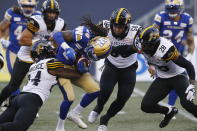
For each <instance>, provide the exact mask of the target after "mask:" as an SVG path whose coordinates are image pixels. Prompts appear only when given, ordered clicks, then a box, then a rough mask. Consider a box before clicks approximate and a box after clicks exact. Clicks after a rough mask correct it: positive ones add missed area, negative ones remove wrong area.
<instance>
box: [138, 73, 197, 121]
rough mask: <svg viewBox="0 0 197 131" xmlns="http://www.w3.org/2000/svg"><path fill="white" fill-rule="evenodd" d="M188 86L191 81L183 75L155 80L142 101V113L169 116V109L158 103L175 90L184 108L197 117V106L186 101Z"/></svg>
mask: <svg viewBox="0 0 197 131" xmlns="http://www.w3.org/2000/svg"><path fill="white" fill-rule="evenodd" d="M188 86H189V81H188V79H187V77H186V76H185V75H183V74H180V75H177V76H175V77H172V78H166V79H164V78H157V79H155V80H154V81H153V83H152V84H151V86H150V87H149V89H148V91H147V92H146V94H145V96H144V98H143V100H142V103H141V109H142V111H144V112H146V113H161V114H167V113H168V111H169V109H168V108H167V107H164V106H161V105H159V104H158V103H159V101H161V100H163V99H164V98H165V97H166V96H167V95H168V93H169V92H170V91H171V90H173V89H175V91H176V92H177V94H178V96H179V97H180V103H181V105H182V107H183V108H185V109H186V110H187V111H188V112H190V113H192V114H193V115H194V116H195V117H197V105H195V104H194V103H193V102H190V101H188V100H187V99H186V94H185V91H186V89H187V87H188Z"/></svg>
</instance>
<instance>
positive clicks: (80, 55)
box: [53, 26, 111, 131]
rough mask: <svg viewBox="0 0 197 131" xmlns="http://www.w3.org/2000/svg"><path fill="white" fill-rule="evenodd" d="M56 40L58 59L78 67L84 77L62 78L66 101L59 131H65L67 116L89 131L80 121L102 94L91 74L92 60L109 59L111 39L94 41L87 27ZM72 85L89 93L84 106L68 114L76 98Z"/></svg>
mask: <svg viewBox="0 0 197 131" xmlns="http://www.w3.org/2000/svg"><path fill="white" fill-rule="evenodd" d="M53 39H54V40H55V42H56V43H57V44H58V52H57V57H56V58H57V59H58V60H59V61H61V62H63V63H64V64H65V65H66V66H68V67H70V68H77V70H78V71H79V72H80V73H81V74H82V76H81V77H80V78H79V79H76V80H73V79H64V78H59V79H58V82H59V86H60V89H61V91H62V93H63V95H64V101H63V102H62V103H61V106H60V115H59V120H58V123H57V127H56V131H64V120H65V118H66V117H67V118H68V119H70V120H72V121H73V122H75V123H76V124H77V125H78V126H79V127H80V128H83V129H85V128H87V125H86V124H85V123H84V122H83V121H82V120H81V119H80V116H79V115H80V113H81V112H82V111H83V110H84V108H85V107H86V106H88V105H89V104H90V103H91V102H92V101H93V100H94V99H95V98H96V97H97V96H98V94H99V91H100V88H99V85H98V83H96V82H95V81H94V79H93V78H92V76H91V75H90V74H89V73H88V68H89V63H90V61H91V60H94V61H96V60H99V59H102V58H105V57H106V56H108V54H109V53H110V51H111V44H110V41H109V39H108V38H107V37H100V36H97V37H95V38H93V39H91V34H90V31H89V30H88V29H87V28H86V27H85V26H79V27H77V28H75V29H74V30H72V31H65V32H57V33H55V34H54V35H53ZM90 39H91V40H90ZM72 84H74V85H76V86H79V87H81V88H82V89H83V90H85V92H86V94H85V95H84V96H83V98H82V100H81V102H80V104H78V105H77V106H76V107H75V108H74V109H73V110H72V111H70V112H69V113H68V111H69V108H70V106H71V104H72V103H73V101H74V99H75V95H74V91H73V88H72ZM67 114H68V115H67Z"/></svg>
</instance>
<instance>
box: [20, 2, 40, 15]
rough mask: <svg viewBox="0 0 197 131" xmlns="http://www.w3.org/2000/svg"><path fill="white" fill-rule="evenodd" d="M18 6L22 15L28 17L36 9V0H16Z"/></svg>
mask: <svg viewBox="0 0 197 131" xmlns="http://www.w3.org/2000/svg"><path fill="white" fill-rule="evenodd" d="M18 4H19V7H20V9H21V11H22V13H23V15H24V16H26V17H30V16H31V15H32V14H33V13H34V12H35V9H36V5H37V2H36V0H18Z"/></svg>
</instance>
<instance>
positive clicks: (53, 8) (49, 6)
mask: <svg viewBox="0 0 197 131" xmlns="http://www.w3.org/2000/svg"><path fill="white" fill-rule="evenodd" d="M41 11H42V13H43V16H44V20H45V22H46V24H54V23H55V21H56V19H57V18H58V17H59V13H60V7H59V4H58V2H57V1H56V0H46V1H45V2H44V3H43V5H42V8H41Z"/></svg>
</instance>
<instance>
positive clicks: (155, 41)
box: [138, 25, 160, 54]
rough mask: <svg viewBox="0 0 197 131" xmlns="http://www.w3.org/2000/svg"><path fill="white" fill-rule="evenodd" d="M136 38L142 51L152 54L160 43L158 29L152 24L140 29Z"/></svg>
mask: <svg viewBox="0 0 197 131" xmlns="http://www.w3.org/2000/svg"><path fill="white" fill-rule="evenodd" d="M138 38H139V42H140V43H141V48H142V51H143V52H145V53H149V54H152V53H151V52H154V51H155V48H157V47H158V46H159V43H160V36H159V30H158V29H157V28H156V27H155V26H153V25H152V26H148V27H146V28H144V29H142V30H140V33H139V34H138Z"/></svg>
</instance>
